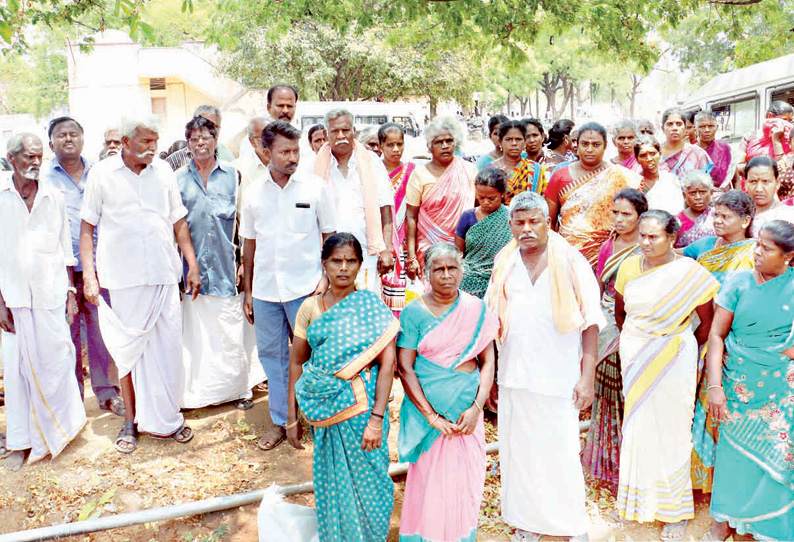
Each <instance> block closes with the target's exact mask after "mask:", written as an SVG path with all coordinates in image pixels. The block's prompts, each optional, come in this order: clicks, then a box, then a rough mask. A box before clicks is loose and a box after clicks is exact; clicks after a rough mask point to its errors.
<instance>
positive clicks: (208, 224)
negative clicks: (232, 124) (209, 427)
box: [177, 117, 264, 410]
mask: <svg viewBox="0 0 794 542" xmlns="http://www.w3.org/2000/svg"><path fill="white" fill-rule="evenodd" d="M217 134H218V131H217V130H216V128H215V126H214V125H213V124H212V122H210V121H208V120H207V119H205V118H204V117H194V118H193V119H191V120H190V122H188V123H187V125H186V126H185V141H187V146H188V148H189V149H190V154H191V156H192V158H191V159H190V162H188V164H187V165H186V166H184V167H182V168H180V169H179V170H177V181H178V183H179V192H180V194H181V195H182V203H183V204H184V205H185V207H187V223H188V226H189V227H190V236H191V238H192V239H193V243H194V248H195V251H196V259H197V260H198V264H199V273H200V277H201V290H200V291H199V296H198V298H196V299H190V298H189V297H185V298H184V299H183V300H182V333H183V341H184V350H183V356H182V360H183V363H184V365H185V390H184V393H183V398H182V406H183V407H184V408H201V407H204V406H207V405H212V404H219V403H224V402H227V401H236V405H235V406H236V407H237V408H238V409H240V410H248V409H249V408H251V407H252V406H254V404H253V402H252V400H251V399H252V397H253V395H252V393H251V388H252V387H253V386H254V385H256V384H257V383H259V382H261V381H262V380H263V379H264V373H263V372H262V367H261V365H260V364H259V362H258V361H254V363H253V364H252V363H251V361H252V360H253V356H251V357H249V356H248V355H247V353H246V348H245V345H244V340H243V336H244V323H245V318H244V317H243V304H242V300H241V299H240V296H238V295H237V284H236V283H237V265H236V260H237V258H236V252H237V251H236V244H237V238H236V237H237V231H236V222H237V194H238V178H239V175H238V173H237V170H235V169H234V167H232V166H231V165H230V164H228V163H224V162H220V161H219V160H218V159H217V157H216V155H215V146H216V144H217V139H216V136H217ZM187 271H188V268H187V266H185V272H187ZM252 365H253V367H252ZM251 369H255V370H256V372H254V373H252V371H251Z"/></svg>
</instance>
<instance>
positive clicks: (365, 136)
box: [358, 126, 378, 143]
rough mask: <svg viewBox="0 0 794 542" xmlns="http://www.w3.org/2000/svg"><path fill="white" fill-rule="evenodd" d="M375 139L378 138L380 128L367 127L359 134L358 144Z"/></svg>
mask: <svg viewBox="0 0 794 542" xmlns="http://www.w3.org/2000/svg"><path fill="white" fill-rule="evenodd" d="M373 137H375V138H377V137H378V127H377V126H367V127H366V128H364V129H363V130H361V131H360V132H359V133H358V142H359V143H366V142H367V141H369V140H370V139H372V138H373Z"/></svg>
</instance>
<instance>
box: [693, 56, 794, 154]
mask: <svg viewBox="0 0 794 542" xmlns="http://www.w3.org/2000/svg"><path fill="white" fill-rule="evenodd" d="M777 100H781V101H784V102H788V103H790V104H792V105H794V54H790V55H786V56H781V57H779V58H775V59H772V60H767V61H766V62H760V63H758V64H753V65H752V66H747V67H745V68H740V69H738V70H734V71H732V72H729V73H723V74H721V75H718V76H716V77H714V78H713V79H711V80H710V81H709V82H708V83H706V84H705V85H703V86H702V87H700V88H699V89H698V90H697V91H695V93H694V94H693V95H692V96H691V97H690V98H689V99H688V100H687V101H685V102H684V106H683V108H684V110H685V111H687V112H690V111H703V110H711V111H712V112H714V115H715V116H716V117H717V125H718V137H719V138H720V139H722V140H725V141H728V142H731V143H733V142H736V141H738V140H739V139H741V138H742V136H743V135H744V134H746V133H748V132H751V131H753V130H756V129H758V128H759V127H760V126H761V122H762V121H763V119H764V118H765V117H766V110H767V109H768V108H769V104H771V103H772V102H774V101H777Z"/></svg>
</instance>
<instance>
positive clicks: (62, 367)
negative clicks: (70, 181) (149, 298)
mask: <svg viewBox="0 0 794 542" xmlns="http://www.w3.org/2000/svg"><path fill="white" fill-rule="evenodd" d="M42 152H43V148H42V145H41V140H40V139H39V138H38V137H36V136H35V135H33V134H27V133H25V134H17V135H15V136H12V137H11V139H10V140H9V142H8V155H7V158H8V162H9V163H10V164H11V166H12V167H13V170H14V173H13V175H12V176H11V178H8V179H5V180H4V181H3V182H2V185H0V255H1V256H0V330H2V343H1V344H2V352H1V353H0V355H2V359H3V366H4V375H3V378H4V380H5V402H6V424H7V433H8V438H7V442H6V444H5V448H6V449H7V450H8V451H11V455H10V457H8V459H6V467H7V468H8V469H9V470H18V469H20V468H21V467H22V465H23V463H24V462H25V456H26V455H28V456H29V457H28V460H29V461H31V462H32V461H37V460H39V459H42V458H43V457H45V456H47V455H51V456H52V457H55V456H57V455H58V454H59V453H60V452H61V451H63V449H64V448H65V447H66V445H67V444H69V442H70V441H71V440H72V439H74V437H75V436H77V433H79V432H80V429H82V427H83V425H84V424H85V419H86V418H85V408H83V401H82V399H81V398H80V390H79V389H78V388H77V382H76V380H75V378H74V374H73V370H74V369H73V367H74V357H75V353H74V352H75V351H74V345H73V344H72V340H71V337H70V335H69V325H70V324H71V323H72V318H73V316H74V314H75V313H76V312H77V305H76V302H75V290H74V287H73V286H72V280H71V276H72V270H71V267H72V266H74V265H75V264H76V263H77V261H76V260H75V257H74V253H73V252H72V239H71V237H70V235H69V219H68V217H67V214H66V205H65V203H64V200H63V196H62V195H61V193H60V192H59V191H58V190H57V189H55V188H53V187H52V186H50V185H49V184H48V183H46V182H45V183H39V173H40V168H41V157H42ZM3 453H6V450H3Z"/></svg>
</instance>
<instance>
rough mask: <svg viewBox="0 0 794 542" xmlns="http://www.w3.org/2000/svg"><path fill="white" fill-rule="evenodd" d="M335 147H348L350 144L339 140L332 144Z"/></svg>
mask: <svg viewBox="0 0 794 542" xmlns="http://www.w3.org/2000/svg"><path fill="white" fill-rule="evenodd" d="M337 145H350V142H349V141H348V140H347V139H340V140H338V141H336V142H335V143H334V147H335V146H337Z"/></svg>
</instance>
